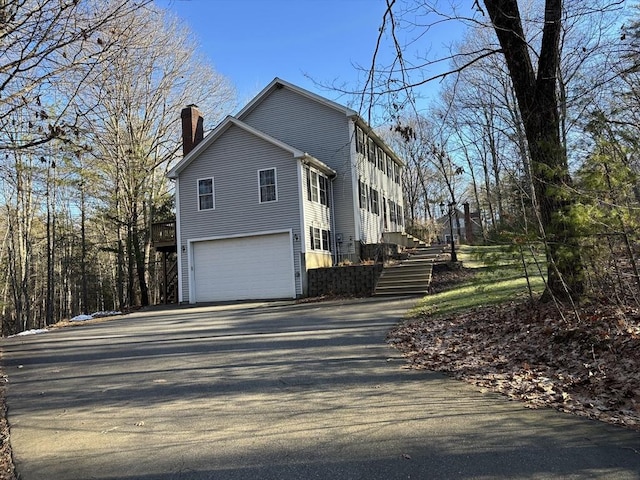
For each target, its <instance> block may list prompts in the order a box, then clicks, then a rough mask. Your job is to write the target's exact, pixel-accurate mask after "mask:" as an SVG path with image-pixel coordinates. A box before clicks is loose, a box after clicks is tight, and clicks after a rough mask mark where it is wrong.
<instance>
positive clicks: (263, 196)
mask: <svg viewBox="0 0 640 480" xmlns="http://www.w3.org/2000/svg"><path fill="white" fill-rule="evenodd" d="M258 182H259V188H260V203H265V202H275V201H277V200H278V191H277V181H276V169H275V168H268V169H265V170H258Z"/></svg>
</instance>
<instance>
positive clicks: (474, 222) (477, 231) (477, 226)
mask: <svg viewBox="0 0 640 480" xmlns="http://www.w3.org/2000/svg"><path fill="white" fill-rule="evenodd" d="M463 207H464V212H461V211H460V210H459V209H457V208H456V209H454V210H453V211H452V212H451V217H449V215H443V216H441V217H440V218H437V219H436V225H439V229H438V230H439V231H438V241H439V242H440V243H445V244H448V243H450V242H451V225H450V224H449V221H450V220H451V223H452V224H453V239H454V241H455V242H456V243H460V242H462V243H468V244H473V243H474V242H478V241H481V240H482V224H481V223H480V212H471V211H470V209H469V204H468V203H464V204H463ZM469 227H470V228H469Z"/></svg>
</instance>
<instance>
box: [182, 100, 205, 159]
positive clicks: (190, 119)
mask: <svg viewBox="0 0 640 480" xmlns="http://www.w3.org/2000/svg"><path fill="white" fill-rule="evenodd" d="M180 117H182V155H183V156H185V157H186V156H187V155H188V154H189V152H190V151H191V150H193V149H194V148H195V147H196V145H198V144H199V143H200V142H201V141H202V139H203V138H204V128H203V121H204V120H203V118H202V114H201V113H200V110H198V106H197V105H193V104H191V105H187V106H186V107H185V108H183V109H182V112H181V113H180Z"/></svg>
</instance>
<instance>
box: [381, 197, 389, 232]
mask: <svg viewBox="0 0 640 480" xmlns="http://www.w3.org/2000/svg"><path fill="white" fill-rule="evenodd" d="M382 216H383V218H384V228H389V221H388V220H387V199H386V198H384V197H382Z"/></svg>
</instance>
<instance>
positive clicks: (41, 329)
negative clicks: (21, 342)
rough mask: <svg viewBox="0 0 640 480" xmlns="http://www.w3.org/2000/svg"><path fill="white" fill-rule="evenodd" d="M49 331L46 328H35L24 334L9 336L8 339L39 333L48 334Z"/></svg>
mask: <svg viewBox="0 0 640 480" xmlns="http://www.w3.org/2000/svg"><path fill="white" fill-rule="evenodd" d="M48 331H49V330H47V329H46V328H35V329H33V330H25V331H24V332H20V333H16V334H15V335H9V336H8V337H7V338H11V337H23V336H25V335H37V334H39V333H47V332H48Z"/></svg>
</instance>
